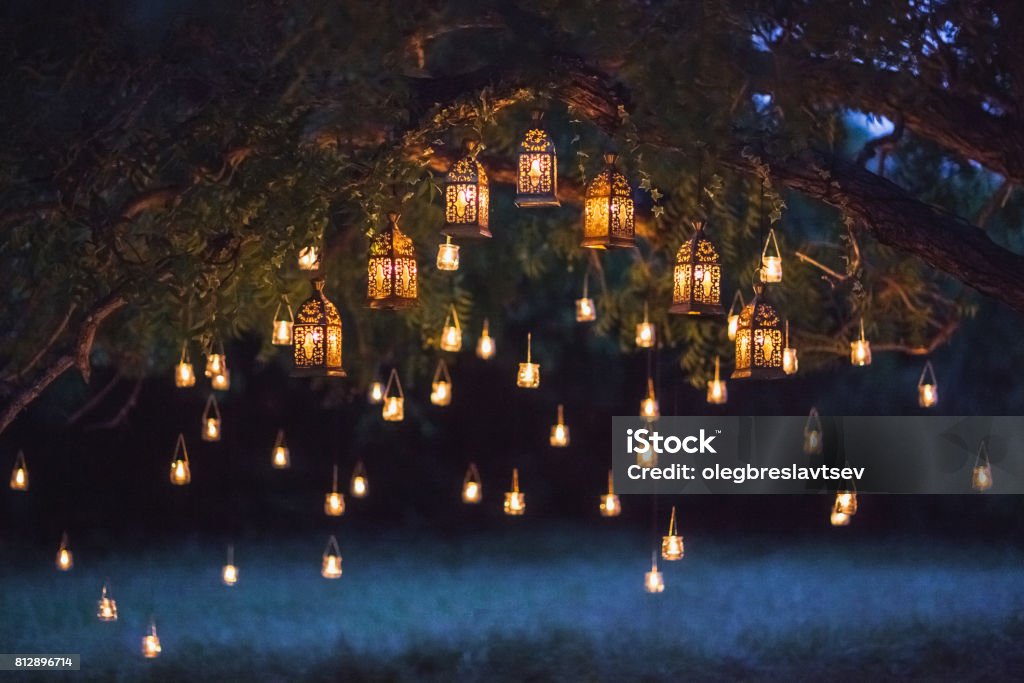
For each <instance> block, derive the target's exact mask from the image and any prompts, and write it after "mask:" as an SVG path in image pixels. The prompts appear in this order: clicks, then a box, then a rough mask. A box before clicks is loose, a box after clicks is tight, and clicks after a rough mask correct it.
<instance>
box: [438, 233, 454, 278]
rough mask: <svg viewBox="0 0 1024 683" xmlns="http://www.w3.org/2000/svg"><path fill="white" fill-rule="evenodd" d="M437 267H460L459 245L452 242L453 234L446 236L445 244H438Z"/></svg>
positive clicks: (441, 268)
mask: <svg viewBox="0 0 1024 683" xmlns="http://www.w3.org/2000/svg"><path fill="white" fill-rule="evenodd" d="M437 269H438V270H458V269H459V245H457V244H452V237H451V235H448V236H446V237H445V238H444V244H439V245H437Z"/></svg>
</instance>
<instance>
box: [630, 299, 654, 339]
mask: <svg viewBox="0 0 1024 683" xmlns="http://www.w3.org/2000/svg"><path fill="white" fill-rule="evenodd" d="M657 339H658V335H657V332H656V331H655V327H654V323H652V322H651V321H650V319H649V318H648V317H647V302H646V301H645V302H644V319H643V320H642V321H641V322H638V323H637V324H636V339H635V341H636V345H637V348H640V349H653V348H654V344H655V342H656V341H657Z"/></svg>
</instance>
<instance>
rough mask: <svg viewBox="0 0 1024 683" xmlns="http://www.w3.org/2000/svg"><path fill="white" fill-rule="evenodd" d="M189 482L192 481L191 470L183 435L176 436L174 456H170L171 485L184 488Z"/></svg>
mask: <svg viewBox="0 0 1024 683" xmlns="http://www.w3.org/2000/svg"><path fill="white" fill-rule="evenodd" d="M190 481H192V470H191V469H190V468H189V463H188V449H187V448H186V447H185V435H184V434H178V442H177V443H176V444H175V445H174V455H173V456H171V483H172V484H174V485H175V486H185V485H186V484H188V483H189V482H190Z"/></svg>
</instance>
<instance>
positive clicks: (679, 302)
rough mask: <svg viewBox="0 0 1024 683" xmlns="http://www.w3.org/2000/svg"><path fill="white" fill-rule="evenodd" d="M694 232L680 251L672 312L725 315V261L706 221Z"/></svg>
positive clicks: (674, 278) (696, 224) (696, 226)
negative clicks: (706, 232) (706, 226)
mask: <svg viewBox="0 0 1024 683" xmlns="http://www.w3.org/2000/svg"><path fill="white" fill-rule="evenodd" d="M693 227H694V232H693V237H691V238H690V239H689V240H687V241H686V242H683V244H682V245H681V246H680V247H679V251H678V252H676V266H675V270H674V271H673V275H672V307H671V308H669V309H668V310H669V313H686V314H689V315H708V316H712V315H722V314H723V313H724V312H725V311H724V309H723V308H722V259H721V257H720V256H719V255H718V249H716V248H715V245H714V244H713V243H712V242H711V240H710V239H708V237H707V235H705V234H704V221H694V222H693Z"/></svg>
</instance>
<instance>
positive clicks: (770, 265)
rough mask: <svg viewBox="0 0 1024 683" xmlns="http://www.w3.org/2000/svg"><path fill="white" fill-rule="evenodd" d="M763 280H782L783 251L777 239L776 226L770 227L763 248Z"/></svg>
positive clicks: (765, 281) (767, 281)
mask: <svg viewBox="0 0 1024 683" xmlns="http://www.w3.org/2000/svg"><path fill="white" fill-rule="evenodd" d="M761 282H764V283H768V284H775V283H777V282H782V252H780V251H779V242H778V240H776V239H775V228H769V230H768V237H767V238H766V239H765V241H764V249H762V250H761Z"/></svg>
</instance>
